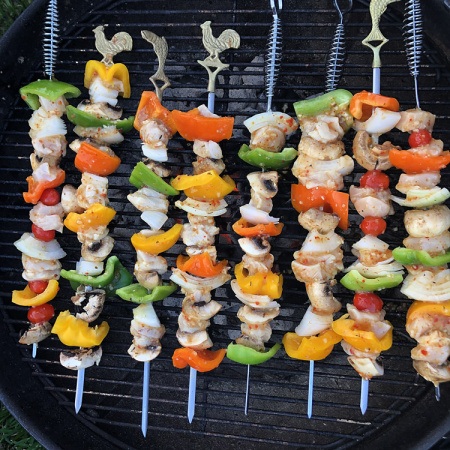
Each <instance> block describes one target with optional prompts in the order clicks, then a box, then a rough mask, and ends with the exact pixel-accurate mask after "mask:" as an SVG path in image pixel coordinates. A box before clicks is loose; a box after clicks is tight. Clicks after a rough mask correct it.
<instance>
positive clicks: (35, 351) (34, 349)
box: [31, 342, 37, 359]
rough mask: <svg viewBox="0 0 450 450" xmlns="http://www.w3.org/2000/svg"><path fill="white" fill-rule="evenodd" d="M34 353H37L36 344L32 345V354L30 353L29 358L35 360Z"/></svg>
mask: <svg viewBox="0 0 450 450" xmlns="http://www.w3.org/2000/svg"><path fill="white" fill-rule="evenodd" d="M36 353H37V344H36V342H35V343H34V344H33V350H32V352H31V356H32V358H33V359H34V358H36Z"/></svg>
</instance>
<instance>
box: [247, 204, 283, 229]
mask: <svg viewBox="0 0 450 450" xmlns="http://www.w3.org/2000/svg"><path fill="white" fill-rule="evenodd" d="M239 210H240V212H241V216H242V218H243V219H244V220H245V221H247V222H250V223H251V224H253V225H258V224H260V223H261V224H264V225H268V224H269V223H275V224H277V223H279V222H280V219H278V218H277V217H272V216H271V215H269V213H267V212H265V211H261V210H260V209H258V208H255V207H254V206H252V205H244V206H241V207H240V208H239Z"/></svg>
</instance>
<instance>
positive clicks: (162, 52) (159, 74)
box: [141, 30, 170, 437]
mask: <svg viewBox="0 0 450 450" xmlns="http://www.w3.org/2000/svg"><path fill="white" fill-rule="evenodd" d="M141 36H142V38H143V39H145V40H146V41H147V42H149V43H150V44H152V45H153V50H154V51H155V53H156V56H157V57H158V70H157V71H156V72H155V74H154V75H152V76H151V77H150V81H151V82H152V83H153V86H154V87H155V92H156V95H157V97H158V99H159V101H160V102H162V97H163V92H164V89H166V88H167V87H169V86H170V81H169V79H168V78H167V76H166V74H165V73H164V66H165V63H166V58H167V53H168V52H169V48H168V45H167V41H166V38H164V37H160V36H157V35H156V34H155V33H153V32H151V31H148V30H142V31H141ZM157 81H161V82H162V83H163V85H162V86H159V85H158V83H157ZM149 390H150V361H145V362H144V375H143V378H142V413H141V431H142V434H143V436H144V437H146V436H147V429H148V400H149Z"/></svg>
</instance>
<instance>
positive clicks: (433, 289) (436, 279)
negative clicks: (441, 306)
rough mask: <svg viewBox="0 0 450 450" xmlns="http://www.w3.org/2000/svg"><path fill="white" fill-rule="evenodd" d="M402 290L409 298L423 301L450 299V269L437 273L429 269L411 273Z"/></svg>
mask: <svg viewBox="0 0 450 450" xmlns="http://www.w3.org/2000/svg"><path fill="white" fill-rule="evenodd" d="M400 292H401V293H402V294H404V295H406V296H407V297H409V298H412V299H414V300H421V301H423V302H443V301H446V300H450V269H445V270H442V271H441V272H438V273H436V274H434V273H433V272H431V271H429V270H424V271H423V272H422V273H416V274H414V275H413V274H410V275H408V276H407V277H406V278H405V281H404V282H403V286H402V288H401V289H400Z"/></svg>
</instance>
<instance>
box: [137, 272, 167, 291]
mask: <svg viewBox="0 0 450 450" xmlns="http://www.w3.org/2000/svg"><path fill="white" fill-rule="evenodd" d="M134 276H135V277H136V280H137V281H138V283H139V284H141V285H142V286H144V287H145V288H147V289H150V290H151V289H154V288H155V287H156V286H159V285H160V284H161V277H160V275H159V274H158V272H156V271H151V272H147V271H141V270H135V271H134Z"/></svg>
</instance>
